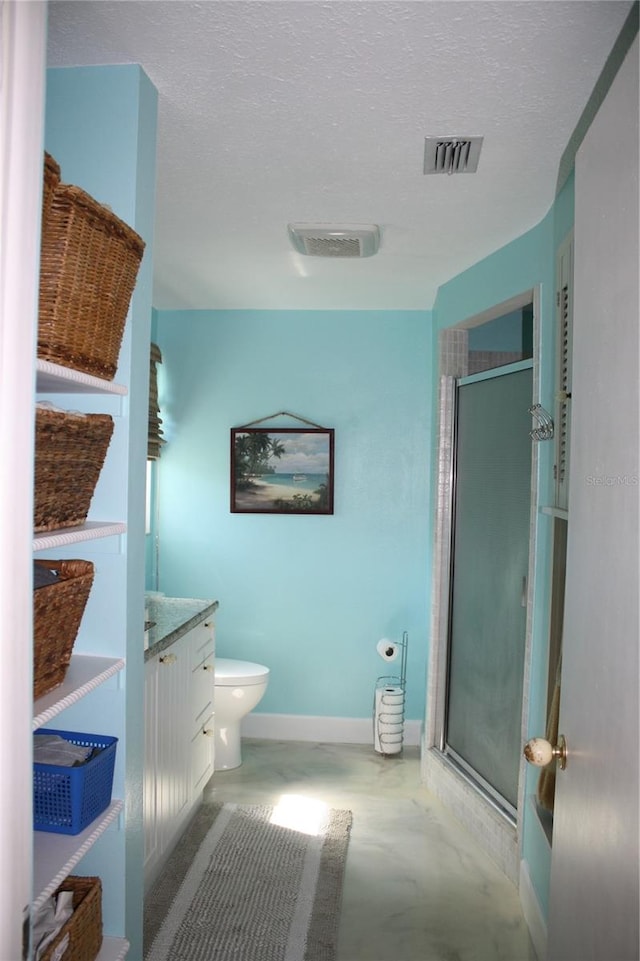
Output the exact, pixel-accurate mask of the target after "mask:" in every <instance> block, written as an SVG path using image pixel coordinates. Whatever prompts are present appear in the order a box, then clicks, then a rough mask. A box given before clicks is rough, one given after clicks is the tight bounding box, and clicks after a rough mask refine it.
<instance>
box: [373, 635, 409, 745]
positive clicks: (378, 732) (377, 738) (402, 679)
mask: <svg viewBox="0 0 640 961" xmlns="http://www.w3.org/2000/svg"><path fill="white" fill-rule="evenodd" d="M408 646H409V635H408V633H407V631H403V633H402V640H401V641H398V642H397V643H396V647H398V648H399V649H400V673H399V674H382V675H380V677H378V678H377V680H376V689H375V692H374V697H373V727H374V745H375V749H376V751H378V753H379V754H382V755H384V756H389V757H390V756H391V755H393V754H399V753H401V751H402V746H403V740H404V702H405V695H406V686H407V649H408ZM387 687H393V688H394V689H396V690H395V691H394V696H393V701H394V705H393V708H394V709H393V715H390V714H386V713H385V712H384V710H382V708H383V707H384V702H383V698H384V689H385V688H387ZM398 688H399V689H400V690H397V689H398ZM400 694H401V695H402V696H401V698H399V697H398V695H400ZM390 700H391V698H390ZM399 701H400V702H401V703H399ZM399 706H400V707H401V710H400V711H398V707H399Z"/></svg>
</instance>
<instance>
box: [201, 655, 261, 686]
mask: <svg viewBox="0 0 640 961" xmlns="http://www.w3.org/2000/svg"><path fill="white" fill-rule="evenodd" d="M214 666H215V684H216V686H217V687H235V686H239V687H240V686H242V687H247V686H249V685H251V684H263V683H264V682H265V681H266V680H267V678H268V676H269V668H268V667H265V666H264V664H254V663H253V661H237V660H235V659H234V658H231V657H217V658H216V660H215V665H214Z"/></svg>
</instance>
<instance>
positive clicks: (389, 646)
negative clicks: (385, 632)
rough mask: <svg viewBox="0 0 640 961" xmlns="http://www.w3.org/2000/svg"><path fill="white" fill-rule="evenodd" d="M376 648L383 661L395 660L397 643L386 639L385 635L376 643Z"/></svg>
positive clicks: (397, 652)
mask: <svg viewBox="0 0 640 961" xmlns="http://www.w3.org/2000/svg"><path fill="white" fill-rule="evenodd" d="M376 650H377V652H378V654H379V655H380V657H381V658H382V659H383V661H395V659H396V658H397V656H398V654H399V653H400V652H399V651H398V645H397V644H394V643H393V641H388V640H387V639H386V637H383V638H382V640H381V641H378V643H377V644H376Z"/></svg>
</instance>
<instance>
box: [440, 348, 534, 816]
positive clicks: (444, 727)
mask: <svg viewBox="0 0 640 961" xmlns="http://www.w3.org/2000/svg"><path fill="white" fill-rule="evenodd" d="M527 370H530V371H531V375H532V376H531V398H529V401H530V403H531V404H532V403H533V360H532V359H528V360H522V361H518V362H515V363H510V364H506V365H504V366H502V367H493V368H491V369H489V370H485V371H482V372H481V373H479V374H474V375H468V376H466V377H458V378H456V379H455V388H454V394H453V453H452V461H453V465H452V467H453V469H452V484H451V500H452V503H451V554H450V556H451V568H450V572H449V605H448V614H447V649H446V657H445V659H444V660H445V665H444V669H445V677H446V680H445V685H446V690H445V709H444V711H443V712H442V717H441V719H440V718H439V720H441V725H440V730H439V742H438V749H439V750H440V751H441V753H442V754H443V755H444V756H445V757H446V758H447V759H448V760H449V762H450V763H451V764H453V765H454V766H455V767H456V768H458V769H459V770H460V772H461V774H462V775H463V776H464V777H466V778H468V779H469V780H470V782H471V783H473V784H475V786H476V787H477V788H478V790H480V791H481V792H482V793H483V794H484V795H485V796H486V800H487V801H488V802H489V803H490V804H493V805H494V806H495V807H496V809H497V810H498V811H499V812H500V813H502V814H503V815H504V816H505V817H506V818H507V819H508V820H509V821H510V822H511V823H512V824H514V825H515V823H516V819H517V810H518V809H517V801H516V805H515V806H514V805H513V804H511V803H510V802H509V800H507V798H506V797H504V796H503V795H502V794H501V793H500V792H499V790H498V789H497V788H496V787H495V786H494V785H493V784H492V783H491V782H490V781H488V780H486V779H485V778H484V777H483V776H482V774H480V772H479V771H478V770H477V769H476V768H475V767H474V765H473V763H471V761H470V760H465V759H464V758H463V757H462V756H461V755H460V754H458V752H457V751H456V750H455V748H454V747H453V746H452V745H451V743H450V742H449V740H448V737H447V732H448V726H449V711H450V705H449V699H450V685H451V676H450V672H451V644H452V642H453V636H452V635H453V630H452V621H453V605H454V583H455V550H454V547H453V545H454V542H455V537H456V525H457V523H458V518H457V509H456V504H457V497H458V467H457V461H458V453H459V452H458V443H459V438H458V423H459V421H458V418H459V404H460V399H459V390H460V388H461V387H469V386H472V384H476V383H479V382H480V381H487V380H493V379H494V378H501V377H511V376H513V375H515V374H519V373H523V372H524V371H527ZM523 413H524V412H523ZM529 461H530V458H529ZM530 489H531V485H530V484H529V501H528V511H529V512H530V509H531V494H530ZM528 527H529V530H528V532H527V538H528V536H529V534H530V527H531V525H530V523H529V525H528ZM527 550H528V543H527ZM528 581H529V572H528V571H527V581H526V583H527V585H528ZM525 590H526V587H525ZM525 636H526V619H525V624H524V630H523V633H522V634H521V635H519V637H520V638H521V640H522V644H523V647H524V644H525ZM522 687H523V689H524V671H523V676H522ZM521 700H522V698H521ZM520 714H522V707H520ZM521 740H522V739H521Z"/></svg>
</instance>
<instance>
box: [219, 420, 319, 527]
mask: <svg viewBox="0 0 640 961" xmlns="http://www.w3.org/2000/svg"><path fill="white" fill-rule="evenodd" d="M333 460H334V431H333V429H332V428H326V429H325V428H320V427H313V428H300V427H277V428H274V427H268V428H267V427H234V428H232V429H231V513H235V514H333V468H334V464H333Z"/></svg>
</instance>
